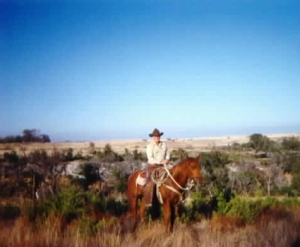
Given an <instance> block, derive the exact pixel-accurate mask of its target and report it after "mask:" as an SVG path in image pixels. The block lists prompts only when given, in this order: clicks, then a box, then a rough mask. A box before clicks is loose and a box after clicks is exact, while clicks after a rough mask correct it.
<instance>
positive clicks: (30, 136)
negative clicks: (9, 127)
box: [0, 129, 51, 143]
mask: <svg viewBox="0 0 300 247" xmlns="http://www.w3.org/2000/svg"><path fill="white" fill-rule="evenodd" d="M24 142H25V143H29V142H51V140H50V137H49V135H46V134H41V133H40V131H39V130H37V129H25V130H23V134H22V135H16V136H14V135H9V136H6V137H0V143H24Z"/></svg>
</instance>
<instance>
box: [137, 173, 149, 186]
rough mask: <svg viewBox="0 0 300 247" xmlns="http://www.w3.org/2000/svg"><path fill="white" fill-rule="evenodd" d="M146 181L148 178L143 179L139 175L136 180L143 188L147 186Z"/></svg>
mask: <svg viewBox="0 0 300 247" xmlns="http://www.w3.org/2000/svg"><path fill="white" fill-rule="evenodd" d="M146 181H147V180H146V178H142V177H141V175H139V176H138V177H137V179H136V183H137V184H138V185H141V186H144V185H145V184H146Z"/></svg>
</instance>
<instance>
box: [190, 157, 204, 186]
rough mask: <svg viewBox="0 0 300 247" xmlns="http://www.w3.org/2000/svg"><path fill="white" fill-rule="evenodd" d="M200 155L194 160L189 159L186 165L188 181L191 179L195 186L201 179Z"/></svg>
mask: <svg viewBox="0 0 300 247" xmlns="http://www.w3.org/2000/svg"><path fill="white" fill-rule="evenodd" d="M199 162H200V155H198V157H196V158H189V163H188V168H189V169H188V173H189V174H188V177H189V178H190V179H193V180H194V181H195V182H196V184H197V185H199V184H200V181H201V179H202V175H201V166H200V163H199Z"/></svg>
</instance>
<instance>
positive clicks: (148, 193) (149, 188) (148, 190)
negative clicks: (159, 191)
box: [144, 165, 153, 207]
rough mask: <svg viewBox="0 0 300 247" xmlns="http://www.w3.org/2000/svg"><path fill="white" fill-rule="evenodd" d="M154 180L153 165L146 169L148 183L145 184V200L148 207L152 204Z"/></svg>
mask: <svg viewBox="0 0 300 247" xmlns="http://www.w3.org/2000/svg"><path fill="white" fill-rule="evenodd" d="M152 194H153V182H152V181H151V166H150V165H149V166H148V168H147V170H146V184H145V186H144V202H145V205H146V207H149V206H151V205H152Z"/></svg>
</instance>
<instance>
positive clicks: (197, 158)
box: [196, 154, 201, 163]
mask: <svg viewBox="0 0 300 247" xmlns="http://www.w3.org/2000/svg"><path fill="white" fill-rule="evenodd" d="M200 159H201V156H200V154H199V155H198V156H197V157H196V161H197V162H198V163H199V161H200Z"/></svg>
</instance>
